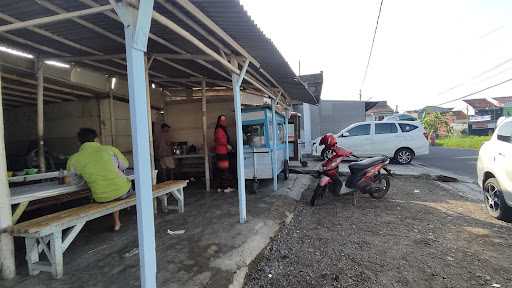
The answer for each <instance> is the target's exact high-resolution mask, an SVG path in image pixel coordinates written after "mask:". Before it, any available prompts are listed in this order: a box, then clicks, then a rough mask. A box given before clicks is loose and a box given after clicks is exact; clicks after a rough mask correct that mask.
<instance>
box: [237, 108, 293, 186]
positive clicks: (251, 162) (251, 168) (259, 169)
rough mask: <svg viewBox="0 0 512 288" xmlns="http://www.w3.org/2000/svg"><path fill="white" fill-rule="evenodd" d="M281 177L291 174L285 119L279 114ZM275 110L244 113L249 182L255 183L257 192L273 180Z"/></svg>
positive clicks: (246, 168)
mask: <svg viewBox="0 0 512 288" xmlns="http://www.w3.org/2000/svg"><path fill="white" fill-rule="evenodd" d="M275 115H276V122H277V143H276V153H275V155H276V159H277V161H276V163H277V165H276V166H277V167H276V169H277V173H276V174H279V173H281V172H284V175H285V176H286V175H288V174H287V169H288V163H287V157H286V135H287V133H286V127H285V116H284V115H283V114H281V113H280V112H278V111H276V114H275ZM273 125H274V123H273V121H272V109H271V107H269V106H260V107H250V108H243V109H242V130H243V138H244V158H245V161H244V163H245V167H244V168H245V179H247V180H252V181H253V188H254V190H256V189H257V187H258V181H259V180H261V179H272V151H273V147H274V145H273V144H274V139H273V138H274V136H273V135H274V133H273Z"/></svg>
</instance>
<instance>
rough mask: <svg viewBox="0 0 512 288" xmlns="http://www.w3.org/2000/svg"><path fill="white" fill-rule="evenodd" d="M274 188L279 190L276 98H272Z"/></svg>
mask: <svg viewBox="0 0 512 288" xmlns="http://www.w3.org/2000/svg"><path fill="white" fill-rule="evenodd" d="M272 138H273V141H272V154H271V155H272V190H274V192H276V191H277V140H278V139H277V118H276V100H275V99H272Z"/></svg>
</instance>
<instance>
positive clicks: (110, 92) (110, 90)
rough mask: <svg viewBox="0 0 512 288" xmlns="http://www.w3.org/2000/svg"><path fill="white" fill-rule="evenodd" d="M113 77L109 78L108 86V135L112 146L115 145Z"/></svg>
mask: <svg viewBox="0 0 512 288" xmlns="http://www.w3.org/2000/svg"><path fill="white" fill-rule="evenodd" d="M114 79H115V78H113V77H112V78H110V83H109V86H108V96H109V97H108V98H109V99H108V108H109V110H110V136H111V137H112V143H111V144H112V146H116V136H115V134H116V119H115V112H114V89H113V88H112V82H113V81H115V80H114Z"/></svg>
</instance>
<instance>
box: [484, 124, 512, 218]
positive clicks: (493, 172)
mask: <svg viewBox="0 0 512 288" xmlns="http://www.w3.org/2000/svg"><path fill="white" fill-rule="evenodd" d="M477 174H478V184H479V185H480V187H482V191H483V194H484V197H483V198H484V203H485V206H486V207H487V210H488V211H489V214H491V215H492V216H493V217H495V218H497V219H507V218H510V217H511V216H512V208H511V206H512V118H507V119H505V120H500V122H499V125H498V127H497V128H496V131H495V132H494V134H493V135H492V138H491V139H490V140H489V141H487V142H485V143H484V144H483V145H482V147H481V148H480V152H479V154H478V164H477Z"/></svg>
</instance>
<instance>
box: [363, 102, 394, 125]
mask: <svg viewBox="0 0 512 288" xmlns="http://www.w3.org/2000/svg"><path fill="white" fill-rule="evenodd" d="M365 105H366V106H365V110H366V121H381V120H382V119H384V118H386V117H387V116H391V115H393V114H394V113H395V110H393V108H391V107H389V105H388V102H387V101H376V102H366V104H365Z"/></svg>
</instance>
